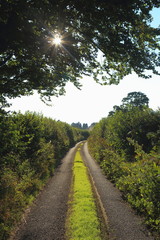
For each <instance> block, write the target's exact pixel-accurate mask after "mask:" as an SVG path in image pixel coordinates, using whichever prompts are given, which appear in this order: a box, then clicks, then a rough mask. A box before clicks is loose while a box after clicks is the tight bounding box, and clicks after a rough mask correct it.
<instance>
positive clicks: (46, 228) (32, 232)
mask: <svg viewBox="0 0 160 240" xmlns="http://www.w3.org/2000/svg"><path fill="white" fill-rule="evenodd" d="M75 151H76V146H75V147H74V148H72V149H71V150H70V151H69V152H68V154H67V155H66V157H65V158H64V159H63V160H62V164H61V165H60V166H59V167H58V169H57V170H56V171H55V174H54V176H53V177H52V179H51V180H50V181H49V183H48V184H47V186H46V187H45V188H44V190H43V191H42V192H41V193H40V194H39V196H38V198H37V200H36V202H35V204H34V206H33V207H31V209H30V213H29V214H28V216H27V217H26V219H24V220H23V222H22V224H21V226H20V227H19V229H18V231H17V233H16V235H15V236H14V237H13V238H11V239H14V240H64V239H65V237H64V235H65V219H66V213H67V202H68V195H69V192H70V184H71V179H72V164H73V159H74V156H75Z"/></svg>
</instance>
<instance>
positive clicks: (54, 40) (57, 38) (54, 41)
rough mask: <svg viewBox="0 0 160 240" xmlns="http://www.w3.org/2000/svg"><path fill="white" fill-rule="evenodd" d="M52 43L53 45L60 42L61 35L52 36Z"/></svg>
mask: <svg viewBox="0 0 160 240" xmlns="http://www.w3.org/2000/svg"><path fill="white" fill-rule="evenodd" d="M52 42H53V44H55V45H60V44H61V42H62V39H61V37H60V36H59V35H56V36H55V37H54V38H53V41H52Z"/></svg>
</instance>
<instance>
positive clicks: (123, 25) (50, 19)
mask: <svg viewBox="0 0 160 240" xmlns="http://www.w3.org/2000/svg"><path fill="white" fill-rule="evenodd" d="M159 6H160V3H159V0H149V1H147V2H146V1H144V0H133V1H127V0H125V1H124V0H112V1H111V0H108V1H104V0H102V1H99V0H95V1H91V0H88V1H73V0H70V1H65V0H61V1H59V0H54V1H51V0H41V1H39V0H33V1H30V0H27V1H18V0H16V1H14V0H10V1H8V0H3V1H1V2H0V31H1V35H0V74H1V75H0V76H1V77H0V102H1V104H2V105H4V104H5V102H6V98H7V97H9V98H14V97H17V96H21V95H26V94H32V93H33V90H37V91H38V92H39V93H40V94H41V97H42V98H43V97H48V98H50V96H52V95H59V94H63V93H64V91H65V89H64V87H65V85H66V82H68V81H71V82H73V83H74V84H75V85H76V86H77V87H80V84H79V79H80V78H81V76H82V75H83V74H86V75H91V76H93V78H94V79H95V80H96V81H97V82H100V83H101V84H112V83H115V84H118V82H119V81H120V80H121V79H122V78H123V77H124V76H126V75H128V74H130V73H131V72H132V71H134V72H136V73H137V74H138V75H139V76H141V77H148V76H147V75H145V74H144V71H145V70H152V71H153V72H154V73H157V71H156V67H157V66H159V65H160V62H159V61H158V53H157V52H156V51H155V50H156V49H158V50H159V48H160V47H159V44H158V35H159V34H160V29H155V28H153V27H151V26H150V25H149V23H150V21H151V19H152V18H151V15H150V11H151V10H152V8H153V7H159ZM56 35H58V36H59V38H61V44H55V42H53V38H54V37H55V36H56ZM100 52H101V54H102V55H103V62H102V63H100V61H98V58H97V56H98V54H99V53H100ZM157 74H158V73H157Z"/></svg>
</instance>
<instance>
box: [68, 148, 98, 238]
mask: <svg viewBox="0 0 160 240" xmlns="http://www.w3.org/2000/svg"><path fill="white" fill-rule="evenodd" d="M73 176H74V177H73V190H72V191H73V193H71V195H72V196H71V197H70V198H71V200H70V201H69V210H68V217H67V221H66V228H67V233H66V235H67V239H75V240H78V239H88V240H89V239H90V240H92V239H97V240H100V239H101V237H100V222H99V219H98V217H97V211H96V204H95V199H94V196H93V192H92V187H91V183H90V181H89V179H88V174H87V169H86V166H85V165H84V163H83V161H82V158H81V155H80V152H79V151H77V152H76V155H75V159H74V166H73Z"/></svg>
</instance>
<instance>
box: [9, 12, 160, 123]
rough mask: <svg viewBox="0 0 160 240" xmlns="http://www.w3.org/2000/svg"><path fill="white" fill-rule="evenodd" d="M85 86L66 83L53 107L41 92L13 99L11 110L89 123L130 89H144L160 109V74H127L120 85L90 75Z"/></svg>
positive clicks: (158, 20)
mask: <svg viewBox="0 0 160 240" xmlns="http://www.w3.org/2000/svg"><path fill="white" fill-rule="evenodd" d="M153 16H154V25H153V24H152V25H153V26H158V25H160V9H155V10H154V11H153ZM81 83H82V85H83V87H82V89H81V90H78V89H77V88H76V87H75V86H74V85H73V84H72V83H68V84H67V86H66V95H65V96H60V97H58V98H56V97H52V106H46V105H45V104H44V103H43V102H42V101H41V100H40V98H39V96H38V94H34V95H33V96H25V97H21V98H16V99H14V100H12V101H11V102H12V106H11V107H10V109H9V110H14V111H21V112H22V113H24V112H25V111H28V110H29V111H32V112H37V113H42V114H43V115H44V116H46V117H51V118H53V119H55V120H60V121H63V122H67V123H69V124H71V123H72V122H81V123H88V125H90V124H91V123H93V122H98V121H100V120H101V119H102V118H103V117H107V115H108V112H109V111H111V110H112V109H113V106H114V105H120V104H121V100H122V99H123V98H124V97H126V96H127V94H128V93H129V92H133V91H136V92H139V91H140V92H142V93H144V94H146V95H147V97H148V98H149V100H150V101H149V107H150V108H153V109H154V110H157V109H158V107H160V76H156V75H153V77H152V78H151V79H142V78H138V76H137V75H136V74H132V75H129V76H127V77H125V78H124V79H123V80H121V82H120V83H119V84H118V85H111V86H101V85H99V84H97V83H96V82H94V80H92V79H91V78H89V77H84V78H83V79H82V80H81Z"/></svg>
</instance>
